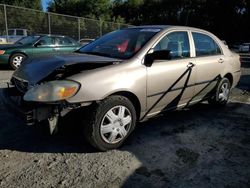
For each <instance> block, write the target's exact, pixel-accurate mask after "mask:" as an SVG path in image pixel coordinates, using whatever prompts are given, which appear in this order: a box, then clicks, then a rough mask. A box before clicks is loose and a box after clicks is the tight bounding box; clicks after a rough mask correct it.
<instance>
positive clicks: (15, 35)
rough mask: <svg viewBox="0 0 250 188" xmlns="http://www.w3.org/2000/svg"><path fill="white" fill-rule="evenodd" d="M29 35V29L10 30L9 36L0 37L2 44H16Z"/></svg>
mask: <svg viewBox="0 0 250 188" xmlns="http://www.w3.org/2000/svg"><path fill="white" fill-rule="evenodd" d="M27 35H28V30H27V29H8V35H6V34H5V35H3V36H0V44H5V43H15V42H16V41H18V40H20V39H21V38H23V37H26V36H27Z"/></svg>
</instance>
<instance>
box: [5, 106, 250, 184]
mask: <svg viewBox="0 0 250 188" xmlns="http://www.w3.org/2000/svg"><path fill="white" fill-rule="evenodd" d="M0 111H1V115H0V150H5V149H7V150H12V151H21V152H28V153H83V154H84V153H97V151H96V150H95V149H94V148H92V147H91V146H90V145H89V144H88V143H86V142H85V141H83V139H82V138H83V134H82V133H83V132H82V131H81V128H80V127H79V126H78V125H79V120H77V118H76V117H74V116H73V115H72V114H70V115H69V116H67V117H66V118H65V119H64V120H63V123H62V124H60V125H61V131H59V132H58V134H57V135H54V136H50V135H49V134H48V132H49V131H48V128H47V126H46V124H45V123H41V124H40V125H39V126H31V127H29V126H26V125H24V123H23V122H22V121H21V120H20V119H18V118H17V117H14V116H13V115H11V114H9V113H7V112H5V111H4V109H0ZM249 111H250V105H249V104H242V103H235V102H232V103H229V104H228V106H227V107H226V108H214V107H213V106H211V105H209V104H207V103H201V104H197V105H194V106H191V107H188V108H185V109H182V110H177V111H170V112H168V113H164V114H160V115H158V117H155V118H152V119H150V120H148V121H146V122H143V123H139V124H138V125H137V128H136V129H135V131H134V132H133V133H132V135H131V136H130V137H129V138H128V139H127V140H126V142H125V143H124V145H123V146H122V147H121V148H120V149H119V150H120V151H123V152H129V153H131V154H133V156H135V157H136V159H137V160H138V161H139V162H140V166H139V167H136V168H135V171H134V173H132V174H130V176H129V177H128V178H127V179H126V180H125V182H124V183H123V185H122V187H155V186H156V187H176V186H177V185H181V184H183V183H185V185H189V186H188V187H191V184H189V183H190V181H191V180H186V179H185V177H188V176H189V175H190V174H196V173H198V175H197V176H198V177H196V179H197V178H198V179H199V181H200V182H203V183H204V182H206V183H210V182H211V180H209V178H210V176H218V178H221V177H222V175H221V174H219V175H218V174H216V173H215V174H209V173H210V170H211V169H213V170H216V169H214V168H224V169H225V170H227V169H230V168H238V167H240V166H241V165H245V166H247V164H250V160H249V157H250V155H249V154H250V153H249V152H246V148H249V147H250V139H249V138H250V129H249V126H248V125H249V117H248V116H246V114H244V112H246V113H247V112H249ZM242 112H243V113H242ZM235 152H237V156H236V159H237V163H236V162H235V164H234V166H232V165H231V163H232V161H234V160H235V158H232V156H233V155H235ZM214 155H215V156H214ZM205 157H208V159H204V158H205ZM213 157H214V159H213ZM209 158H211V159H213V160H212V161H211V160H210V159H209ZM217 158H219V159H217ZM204 160H205V161H204ZM206 160H208V161H206ZM245 163H247V164H245ZM211 165H212V166H211ZM214 165H216V167H214ZM248 167H249V166H248ZM131 168H133V167H131ZM173 168H174V169H173ZM189 173H190V174H189ZM199 173H200V174H199ZM223 177H224V174H223ZM194 181H196V180H194ZM197 181H198V180H197ZM184 187H185V186H184Z"/></svg>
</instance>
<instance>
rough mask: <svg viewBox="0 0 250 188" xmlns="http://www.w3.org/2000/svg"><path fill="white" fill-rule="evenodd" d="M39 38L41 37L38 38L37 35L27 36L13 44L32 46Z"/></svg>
mask: <svg viewBox="0 0 250 188" xmlns="http://www.w3.org/2000/svg"><path fill="white" fill-rule="evenodd" d="M40 37H41V36H39V35H33V36H27V37H24V38H22V39H20V40H18V41H17V42H15V44H33V43H34V42H36V41H37V39H39V38H40Z"/></svg>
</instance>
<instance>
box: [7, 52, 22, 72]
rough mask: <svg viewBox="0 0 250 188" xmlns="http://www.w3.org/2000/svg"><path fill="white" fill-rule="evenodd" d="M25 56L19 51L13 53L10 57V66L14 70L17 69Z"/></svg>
mask: <svg viewBox="0 0 250 188" xmlns="http://www.w3.org/2000/svg"><path fill="white" fill-rule="evenodd" d="M25 58H26V56H25V55H24V54H21V53H16V54H13V55H12V56H11V58H10V66H11V67H12V68H13V69H14V70H16V69H18V68H19V67H20V65H21V64H22V62H23V60H24V59H25Z"/></svg>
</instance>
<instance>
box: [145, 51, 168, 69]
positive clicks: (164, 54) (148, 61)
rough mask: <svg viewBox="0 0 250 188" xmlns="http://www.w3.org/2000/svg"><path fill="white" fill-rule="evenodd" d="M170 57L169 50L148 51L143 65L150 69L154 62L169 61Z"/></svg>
mask: <svg viewBox="0 0 250 188" xmlns="http://www.w3.org/2000/svg"><path fill="white" fill-rule="evenodd" d="M170 59H171V55H170V51H169V50H158V51H152V50H150V51H149V53H148V54H147V55H146V56H145V59H144V64H145V65H146V66H147V67H150V66H151V65H152V64H153V62H154V60H170Z"/></svg>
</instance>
